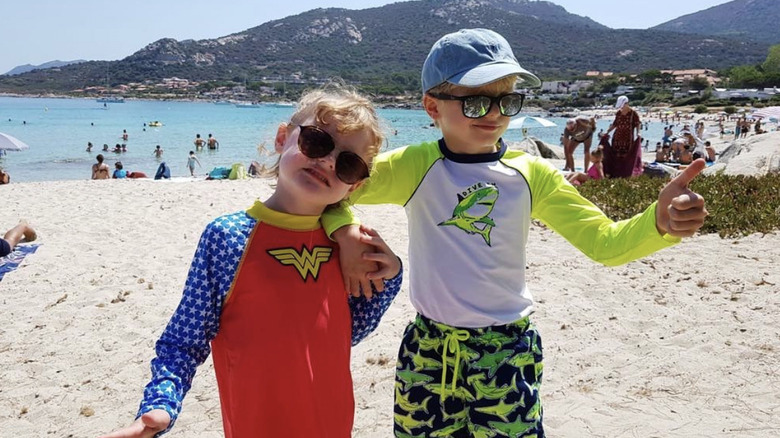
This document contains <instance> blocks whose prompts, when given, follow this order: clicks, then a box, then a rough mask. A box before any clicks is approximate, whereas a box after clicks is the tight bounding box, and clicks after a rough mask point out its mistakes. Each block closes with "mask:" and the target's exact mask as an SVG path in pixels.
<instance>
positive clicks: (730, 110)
mask: <svg viewBox="0 0 780 438" xmlns="http://www.w3.org/2000/svg"><path fill="white" fill-rule="evenodd" d="M723 112H725V113H726V114H729V115H731V114H734V113H736V112H737V107H735V106H734V105H729V106H727V107H725V108H723Z"/></svg>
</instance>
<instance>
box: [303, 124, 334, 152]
mask: <svg viewBox="0 0 780 438" xmlns="http://www.w3.org/2000/svg"><path fill="white" fill-rule="evenodd" d="M298 148H300V150H301V153H303V155H306V156H307V157H309V158H322V157H324V156H326V155H328V154H329V153H331V151H332V150H333V149H335V148H336V145H335V144H334V143H333V137H331V136H330V134H328V133H327V132H325V131H323V130H322V129H320V128H317V127H316V126H301V134H300V135H299V136H298Z"/></svg>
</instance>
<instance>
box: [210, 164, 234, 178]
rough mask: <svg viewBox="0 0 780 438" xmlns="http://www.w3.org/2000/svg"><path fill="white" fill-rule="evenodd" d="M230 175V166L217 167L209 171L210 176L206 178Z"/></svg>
mask: <svg viewBox="0 0 780 438" xmlns="http://www.w3.org/2000/svg"><path fill="white" fill-rule="evenodd" d="M229 177H230V168H229V167H215V168H213V169H211V172H209V176H208V177H207V178H206V179H227V178H229Z"/></svg>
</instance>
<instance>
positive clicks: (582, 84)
mask: <svg viewBox="0 0 780 438" xmlns="http://www.w3.org/2000/svg"><path fill="white" fill-rule="evenodd" d="M593 83H594V81H588V80H576V81H545V82H542V89H541V91H542V93H552V94H572V93H579V92H580V91H582V90H584V89H586V88H588V87H590V86H592V85H593Z"/></svg>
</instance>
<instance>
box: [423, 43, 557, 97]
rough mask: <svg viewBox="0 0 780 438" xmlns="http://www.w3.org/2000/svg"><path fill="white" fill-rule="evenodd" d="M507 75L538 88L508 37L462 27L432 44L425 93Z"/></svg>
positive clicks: (538, 81) (491, 80) (484, 82)
mask: <svg viewBox="0 0 780 438" xmlns="http://www.w3.org/2000/svg"><path fill="white" fill-rule="evenodd" d="M506 76H516V77H518V78H519V79H520V80H521V81H522V82H524V85H527V86H529V87H538V86H539V85H541V81H540V80H539V78H538V77H536V75H534V74H533V73H531V72H529V71H528V70H526V69H524V68H523V67H521V66H520V64H519V63H518V62H517V58H515V55H514V53H512V47H511V46H510V45H509V43H508V42H507V40H506V39H505V38H504V37H502V36H501V35H499V34H498V33H496V32H494V31H492V30H489V29H462V30H460V31H458V32H453V33H449V34H447V35H444V36H443V37H441V38H440V39H439V40H438V41H436V42H435V43H434V44H433V47H431V51H430V52H429V53H428V57H427V58H426V59H425V63H423V68H422V89H423V90H422V91H423V94H425V93H428V92H429V91H431V89H432V88H434V87H436V86H438V85H441V84H443V83H445V82H449V83H451V84H453V85H459V86H462V87H469V88H474V87H479V86H482V85H485V84H488V83H490V82H494V81H496V80H498V79H501V78H504V77H506Z"/></svg>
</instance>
